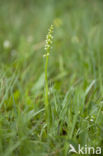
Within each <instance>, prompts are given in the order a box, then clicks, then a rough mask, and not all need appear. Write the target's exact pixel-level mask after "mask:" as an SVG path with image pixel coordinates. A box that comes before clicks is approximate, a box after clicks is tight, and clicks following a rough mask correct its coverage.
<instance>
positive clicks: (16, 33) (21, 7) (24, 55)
mask: <svg viewBox="0 0 103 156" xmlns="http://www.w3.org/2000/svg"><path fill="white" fill-rule="evenodd" d="M51 24H54V40H53V48H52V50H51V53H50V56H49V65H48V80H49V81H48V83H49V91H50V93H49V100H50V104H51V108H52V110H53V111H52V116H53V125H52V130H51V131H50V135H48V134H47V133H46V130H45V127H46V126H45V118H44V113H41V114H39V115H38V116H37V117H35V120H31V118H32V117H31V116H32V114H33V113H35V112H36V111H40V110H41V109H44V99H43V96H44V76H45V75H44V64H45V58H44V57H43V55H44V54H45V50H44V46H45V39H46V35H47V33H48V28H49V27H50V25H51ZM95 80H96V84H95ZM90 84H91V85H90ZM94 84H95V85H94ZM0 86H1V87H0V126H1V129H0V140H1V141H0V153H1V155H2V154H4V153H5V156H8V155H10V156H11V153H12V151H13V150H14V149H15V151H16V155H18V153H19V152H20V153H19V155H21V156H23V155H30V152H31V156H32V155H33V156H34V152H35V151H37V156H39V155H40V156H41V153H43V152H44V155H46V154H45V153H47V152H48V151H49V152H52V151H57V150H58V149H59V148H60V150H61V149H62V148H64V144H65V142H66V141H65V139H67V138H66V137H67V136H66V135H68V134H67V133H69V132H70V131H68V129H69V130H71V128H72V125H73V124H72V121H73V119H74V118H75V116H74V114H75V111H76V110H77V108H79V107H80V111H81V110H82V104H84V103H85V104H86V108H85V113H84V112H83V113H81V116H80V121H81V122H79V120H78V124H77V127H76V130H78V129H79V128H78V127H80V128H81V129H83V128H84V129H86V128H87V127H88V123H89V124H90V125H89V126H91V122H90V121H88V120H89V117H88V118H87V119H86V117H87V116H88V114H89V115H90V116H91V115H94V116H96V114H97V113H98V110H101V109H102V106H101V105H99V104H100V102H101V101H102V100H103V95H102V94H103V87H102V86H103V0H3V1H2V0H0ZM93 86H94V88H93ZM72 87H73V88H74V90H73V91H72V89H71V88H72ZM91 88H92V89H91ZM69 89H70V90H69ZM67 91H68V92H69V91H70V98H68V99H66V100H68V101H69V102H68V103H69V104H70V107H71V108H70V112H69V113H71V118H70V120H71V121H70V122H71V124H69V123H70V122H67V121H68V119H69V117H70V114H69V113H68V112H67V110H68V109H67V108H68V105H69V104H68V103H66V109H64V108H63V113H64V114H63V116H61V115H60V112H61V110H62V103H63V99H64V97H65V98H67V97H68V92H67ZM89 91H90V92H89ZM66 93H67V94H66ZM66 100H65V101H64V102H67V101H66ZM76 104H77V105H76ZM79 104H80V106H79V107H78V105H79ZM99 106H100V107H99ZM75 108H76V109H75ZM30 110H32V111H34V112H29V111H30ZM1 112H2V113H1ZM81 112H82V111H81ZM102 112H103V111H102ZM102 112H101V114H100V116H99V120H97V121H98V126H96V125H95V127H93V128H92V130H91V131H90V129H89V128H88V129H89V130H87V131H85V133H83V135H81V136H80V137H78V136H77V137H75V138H74V140H76V141H75V142H76V143H81V144H82V143H83V141H84V144H85V143H86V144H87V140H88V138H90V140H89V142H90V143H91V144H92V145H95V146H97V145H100V146H101V145H102V143H103V141H102V138H103V128H102V127H101V126H102V123H103V122H102V121H103V120H102V119H103V117H102ZM33 115H34V114H33ZM67 116H68V117H67ZM28 118H29V119H30V120H29V119H28ZM84 118H85V119H84ZM85 120H86V122H85ZM93 120H94V119H93ZM54 121H55V122H54ZM82 121H83V122H82ZM82 123H83V124H84V125H82ZM79 124H80V125H79ZM58 125H60V126H61V129H60V133H59V132H58V131H57V129H59V128H58ZM67 125H68V126H67ZM69 126H70V127H69ZM73 126H74V125H73ZM18 127H19V128H18ZM62 127H63V128H62ZM68 127H69V128H68ZM91 127H92V126H91ZM53 128H54V129H53ZM65 129H66V130H65ZM84 129H83V130H84ZM31 130H32V131H31ZM76 130H75V133H74V134H76ZM52 132H53V133H52ZM78 133H79V132H78ZM88 133H89V134H88ZM40 134H41V136H40ZM52 136H54V137H52ZM88 136H89V137H88ZM25 137H26V139H25ZM84 138H85V139H84ZM23 139H24V140H23ZM53 139H54V140H53ZM35 140H36V142H35ZM39 141H40V144H39V143H38V142H39ZM43 141H44V142H43ZM48 142H49V143H48ZM14 143H17V144H16V145H14ZM19 145H20V146H19ZM38 145H39V146H38ZM7 149H8V150H7ZM15 151H14V155H15ZM10 152H11V153H10ZM39 152H40V153H39ZM49 152H48V153H49ZM28 153H29V154H28ZM12 154H13V153H12ZM63 154H64V152H63V150H62V153H61V156H63ZM44 155H43V156H44ZM54 155H56V154H54ZM58 155H59V156H60V153H59V154H58ZM48 156H49V155H48Z"/></svg>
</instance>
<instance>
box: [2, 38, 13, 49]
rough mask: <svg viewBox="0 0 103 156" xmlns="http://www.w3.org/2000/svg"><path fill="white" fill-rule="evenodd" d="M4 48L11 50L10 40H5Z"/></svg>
mask: <svg viewBox="0 0 103 156" xmlns="http://www.w3.org/2000/svg"><path fill="white" fill-rule="evenodd" d="M3 46H4V48H5V49H8V48H10V47H11V43H10V41H9V40H5V41H4V43H3Z"/></svg>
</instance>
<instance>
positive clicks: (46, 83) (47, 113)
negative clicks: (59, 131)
mask: <svg viewBox="0 0 103 156" xmlns="http://www.w3.org/2000/svg"><path fill="white" fill-rule="evenodd" d="M47 71H48V55H47V56H46V62H45V111H46V120H47V124H48V126H49V115H50V111H49V100H48V76H47Z"/></svg>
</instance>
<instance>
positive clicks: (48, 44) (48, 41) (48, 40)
mask: <svg viewBox="0 0 103 156" xmlns="http://www.w3.org/2000/svg"><path fill="white" fill-rule="evenodd" d="M53 29H54V26H53V25H51V27H50V29H49V31H48V35H47V37H46V44H45V50H46V52H47V53H46V55H49V53H50V49H51V48H52V43H53V35H52V34H53Z"/></svg>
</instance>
